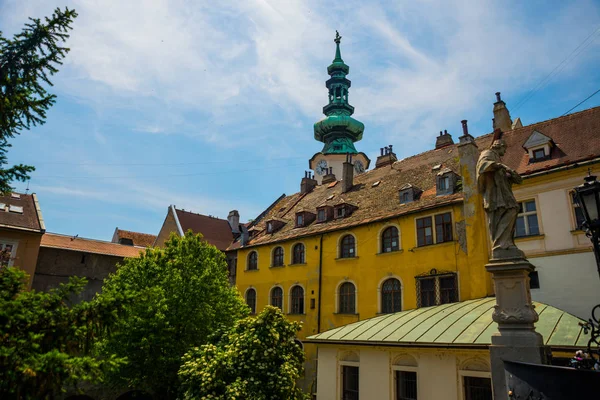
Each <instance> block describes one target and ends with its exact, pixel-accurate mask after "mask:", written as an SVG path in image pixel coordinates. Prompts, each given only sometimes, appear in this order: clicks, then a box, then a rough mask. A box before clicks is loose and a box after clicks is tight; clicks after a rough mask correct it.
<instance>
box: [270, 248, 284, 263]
mask: <svg viewBox="0 0 600 400" xmlns="http://www.w3.org/2000/svg"><path fill="white" fill-rule="evenodd" d="M272 266H273V267H283V247H281V246H278V247H275V250H273V264H272Z"/></svg>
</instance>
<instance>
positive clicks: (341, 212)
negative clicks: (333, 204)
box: [335, 207, 346, 218]
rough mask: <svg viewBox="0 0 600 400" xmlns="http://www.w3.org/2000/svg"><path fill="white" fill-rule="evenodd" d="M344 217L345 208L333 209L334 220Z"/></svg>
mask: <svg viewBox="0 0 600 400" xmlns="http://www.w3.org/2000/svg"><path fill="white" fill-rule="evenodd" d="M345 216H346V207H337V208H336V209H335V217H336V218H344V217H345Z"/></svg>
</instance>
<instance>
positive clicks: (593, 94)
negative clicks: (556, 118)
mask: <svg viewBox="0 0 600 400" xmlns="http://www.w3.org/2000/svg"><path fill="white" fill-rule="evenodd" d="M598 93H600V89H598V90H596V91H595V92H594V93H592V94H590V95H589V96H588V97H586V98H585V99H584V100H583V101H581V102H579V103H577V105H576V106H575V107H573V108H571V109H570V110H569V111H567V112H566V113H564V114H563V115H561V117H564V116H565V115H567V114H568V113H570V112H571V111H573V110H574V109H576V108H577V107H579V106H580V105H582V104H583V103H585V102H586V101H588V100H589V99H591V98H592V97H594V96H595V95H596V94H598Z"/></svg>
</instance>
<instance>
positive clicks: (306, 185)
mask: <svg viewBox="0 0 600 400" xmlns="http://www.w3.org/2000/svg"><path fill="white" fill-rule="evenodd" d="M315 186H317V181H316V180H315V179H314V175H311V173H310V171H304V178H302V181H300V193H302V194H306V193H309V192H311V191H312V190H313V189H314V188H315Z"/></svg>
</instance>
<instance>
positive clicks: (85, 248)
mask: <svg viewBox="0 0 600 400" xmlns="http://www.w3.org/2000/svg"><path fill="white" fill-rule="evenodd" d="M40 246H41V247H50V248H55V249H63V250H72V251H81V252H84V253H94V254H104V255H109V256H116V257H129V258H133V257H139V255H140V252H141V251H143V250H144V248H143V247H136V246H127V245H124V244H118V243H112V242H105V241H102V240H94V239H85V238H80V237H77V238H74V237H72V236H67V235H59V234H56V233H46V234H44V235H43V236H42V242H41V244H40Z"/></svg>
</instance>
